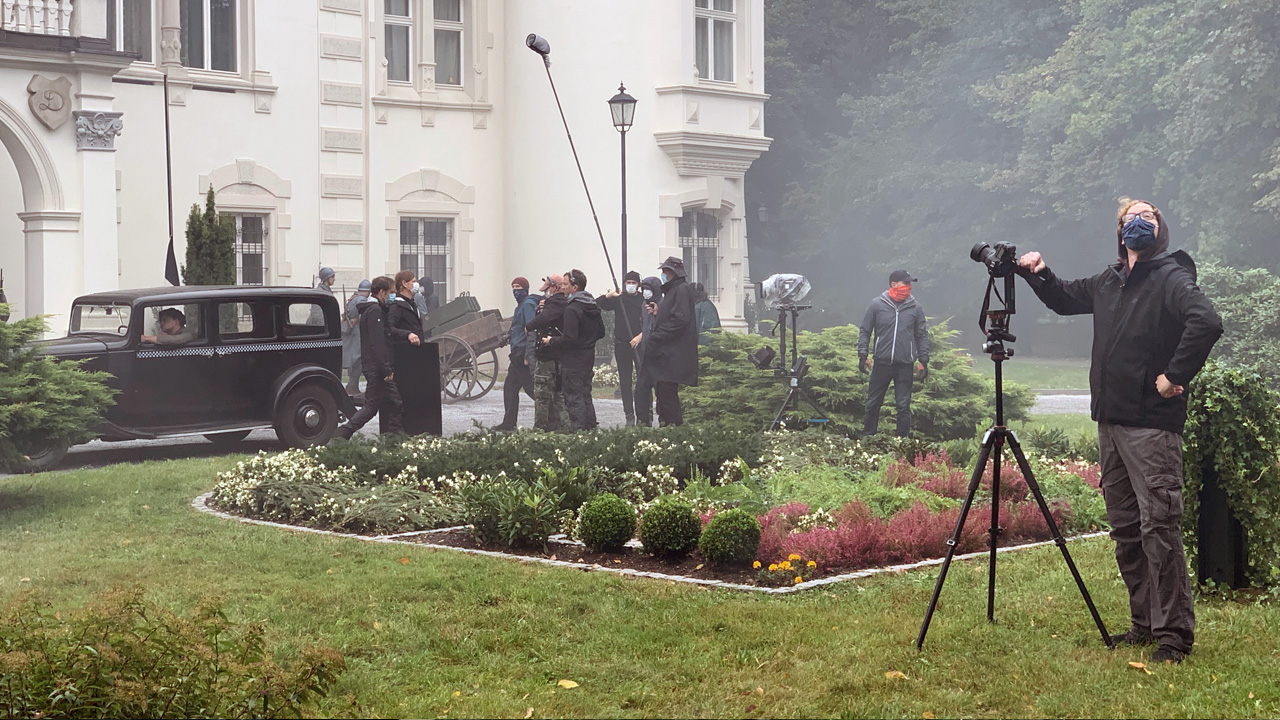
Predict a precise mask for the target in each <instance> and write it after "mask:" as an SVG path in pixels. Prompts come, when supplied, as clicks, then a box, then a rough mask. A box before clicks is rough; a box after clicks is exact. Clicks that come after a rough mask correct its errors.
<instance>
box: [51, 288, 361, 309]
mask: <svg viewBox="0 0 1280 720" xmlns="http://www.w3.org/2000/svg"><path fill="white" fill-rule="evenodd" d="M226 296H234V297H238V298H242V297H299V296H303V297H306V296H310V297H330V298H332V297H334V295H333V294H331V293H327V292H324V291H323V290H317V289H315V288H310V287H286V286H273V285H180V286H176V287H174V286H162V287H154V288H136V289H130V290H108V291H105V292H99V293H91V294H89V295H81V296H80V297H77V298H76V299H75V303H77V304H93V303H123V304H129V305H134V304H137V303H139V302H143V301H146V300H151V299H153V298H154V299H163V300H165V301H172V302H183V301H197V300H212V299H218V298H222V297H226ZM335 299H336V298H335Z"/></svg>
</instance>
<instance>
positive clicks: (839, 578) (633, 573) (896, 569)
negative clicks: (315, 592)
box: [191, 491, 1107, 595]
mask: <svg viewBox="0 0 1280 720" xmlns="http://www.w3.org/2000/svg"><path fill="white" fill-rule="evenodd" d="M211 495H213V492H212V491H210V492H207V493H204V494H203V495H200V496H198V497H196V499H194V500H192V501H191V507H193V508H195V509H196V510H198V511H199V512H202V513H206V514H208V515H213V516H215V517H220V518H223V519H225V520H236V521H239V522H242V523H246V524H250V525H265V526H267V527H274V528H280V529H282V530H294V531H298V532H308V533H316V534H318V535H329V536H332V537H340V538H350V539H352V540H363V541H365V542H377V543H387V544H395V545H412V546H413V547H425V548H432V549H435V550H452V551H453V552H461V553H468V554H470V555H481V556H485V557H496V558H505V559H508V560H518V561H520V562H522V563H529V562H533V563H541V564H543V565H551V566H553V567H562V568H571V569H574V570H580V571H587V572H591V571H599V572H609V573H614V574H617V575H627V576H630V577H641V578H650V579H653V580H669V581H672V582H682V583H688V584H691V585H701V586H704V587H713V588H724V589H726V590H745V591H749V592H758V593H766V594H769V595H788V594H791V593H797V592H801V591H803V590H810V589H812V588H817V587H823V586H825V585H832V584H835V583H839V582H846V581H848V580H858V579H861V578H867V577H873V576H876V575H883V574H886V573H901V572H906V571H908V570H916V569H919V568H923V567H929V566H931V565H941V564H942V561H943V559H944V558H932V559H929V560H921V561H919V562H914V563H907V564H905V565H890V566H888V567H879V568H867V569H865V570H855V571H853V572H847V573H842V574H840V575H831V576H829V577H823V578H818V579H816V580H810V581H808V582H803V583H800V584H799V585H788V586H785V587H760V586H757V585H743V584H741V583H731V582H724V581H722V580H703V579H701V578H692V577H688V576H685V575H667V574H665V573H657V572H646V571H643V570H632V569H631V568H612V567H605V566H604V565H587V564H585V563H571V562H567V561H565V560H552V559H551V558H540V557H530V556H528V555H515V554H512V553H504V552H499V551H496V550H477V549H473V548H460V547H454V546H452V545H439V544H436V543H422V542H411V541H408V540H404V539H402V538H406V537H412V536H418V535H430V534H432V533H441V532H448V531H450V530H459V529H461V528H463V527H466V526H465V525H460V526H457V527H448V528H436V529H434V530H416V531H414V532H407V533H396V534H394V535H373V536H370V535H357V534H355V533H341V532H335V531H333V530H319V529H317V528H309V527H302V526H300V525H289V524H287V523H278V522H271V521H270V520H255V519H253V518H247V517H241V516H239V515H232V514H231V513H226V512H222V511H221V510H215V509H214V508H211V507H209V505H208V502H207V501H208V499H209V497H210V496H211ZM1106 534H1107V533H1106V532H1105V531H1102V532H1096V533H1087V534H1085V535H1076V536H1073V537H1070V538H1067V540H1068V541H1070V540H1085V539H1088V538H1096V537H1103V536H1105V535H1106ZM1053 544H1054V542H1053V541H1052V540H1044V541H1042V542H1037V543H1029V544H1027V545H1010V546H1006V547H1001V548H996V552H997V553H1006V552H1013V551H1017V550H1027V549H1030V548H1036V547H1044V546H1047V545H1053ZM990 554H991V551H990V550H981V551H979V552H972V553H966V554H964V555H956V556H955V557H953V558H952V560H972V559H975V558H981V557H986V556H989V555H990Z"/></svg>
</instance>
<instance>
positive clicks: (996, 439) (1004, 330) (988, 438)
mask: <svg viewBox="0 0 1280 720" xmlns="http://www.w3.org/2000/svg"><path fill="white" fill-rule="evenodd" d="M994 290H995V276H994V275H993V276H992V278H991V281H990V282H989V283H988V284H987V298H986V301H984V302H983V304H982V315H981V317H980V319H979V322H978V327H980V328H981V329H982V331H983V332H985V333H986V336H987V341H986V342H985V343H983V345H982V352H984V353H987V354H989V355H990V356H991V359H992V361H994V362H995V364H996V424H995V425H994V426H993V427H991V428H990V429H989V430H987V432H986V434H985V435H984V436H983V438H982V450H981V452H979V453H978V461H977V464H976V465H975V466H974V468H973V475H972V476H971V477H970V479H969V491H968V493H966V494H965V498H964V504H963V505H962V506H961V507H960V518H959V520H957V521H956V529H955V532H953V533H952V534H951V539H949V540H947V556H946V558H945V559H943V561H942V569H941V571H940V572H939V573H938V582H937V584H936V585H934V587H933V597H932V598H931V599H930V600H929V609H928V610H927V611H926V612H925V615H924V623H923V624H921V626H920V635H919V636H917V637H916V649H917V650H920V649H923V648H924V636H925V633H927V632H929V621H931V620H932V619H933V611H934V610H935V609H936V608H937V606H938V596H939V595H941V594H942V584H943V583H944V582H946V580H947V570H948V569H949V568H950V567H951V559H952V557H954V556H955V553H956V544H957V543H958V542H959V541H960V531H961V530H963V529H964V522H965V519H966V518H967V517H968V516H969V508H970V507H972V506H973V499H974V496H975V495H977V493H978V485H979V484H980V482H981V481H982V473H983V470H985V469H986V466H987V461H988V460H990V461H991V529H990V530H988V531H987V532H988V533H989V536H990V537H989V540H988V542H989V543H990V545H991V559H990V570H989V572H988V575H987V620H988V621H989V622H995V604H996V546H997V544H998V542H999V540H998V539H999V537H1000V535H1001V534H1002V533H1003V532H1004V530H1003V528H1001V527H1000V455H1001V450H1002V449H1003V447H1004V445H1005V443H1006V442H1007V443H1008V444H1009V449H1010V450H1012V451H1013V457H1014V459H1015V460H1016V461H1017V463H1018V468H1019V469H1020V470H1021V471H1022V476H1023V477H1025V478H1026V479H1027V487H1028V488H1030V489H1031V494H1032V495H1033V496H1034V497H1035V499H1036V504H1037V505H1039V506H1040V512H1041V514H1043V515H1044V520H1045V523H1046V524H1047V525H1048V526H1049V534H1050V535H1051V537H1052V538H1053V542H1054V544H1055V545H1057V546H1058V549H1059V550H1061V551H1062V557H1063V559H1064V560H1066V561H1067V567H1068V568H1069V569H1070V570H1071V576H1072V577H1074V578H1075V581H1076V587H1078V588H1080V594H1081V595H1082V596H1084V602H1085V605H1088V606H1089V612H1090V613H1091V614H1092V615H1093V622H1094V623H1095V624H1096V625H1097V626H1098V632H1100V633H1101V634H1102V641H1103V642H1104V643H1106V644H1107V647H1108V648H1114V647H1115V643H1113V642H1112V641H1111V636H1110V635H1108V634H1107V628H1106V626H1105V625H1103V624H1102V617H1101V616H1099V615H1098V608H1097V607H1095V606H1094V604H1093V598H1091V597H1089V591H1088V590H1086V589H1085V586H1084V580H1083V579H1081V577H1080V571H1079V570H1077V569H1076V564H1075V562H1074V561H1072V559H1071V553H1069V552H1067V541H1066V540H1064V539H1063V537H1062V533H1061V531H1059V530H1058V524H1057V523H1056V522H1054V520H1053V513H1051V512H1050V511H1049V505H1048V503H1046V502H1045V500H1044V495H1043V494H1042V493H1041V492H1040V484H1039V483H1037V482H1036V479H1035V475H1034V474H1033V473H1032V472H1031V465H1030V464H1029V463H1028V462H1027V457H1026V455H1024V454H1023V453H1022V446H1021V445H1020V444H1019V443H1018V438H1017V436H1016V435H1014V434H1013V431H1012V430H1010V429H1009V428H1007V427H1005V426H1004V377H1003V375H1002V374H1001V368H1002V365H1003V364H1004V361H1005V360H1006V359H1008V358H1011V357H1013V348H1007V349H1006V348H1005V343H1006V342H1009V343H1012V342H1014V341H1016V340H1017V338H1015V337H1014V336H1013V335H1010V334H1009V317H1010V316H1011V315H1013V313H1014V310H1013V308H1014V302H1013V276H1012V275H1007V276H1005V297H1004V298H1003V300H1004V302H1005V306H1004V308H1003V309H1001V310H990V309H989V308H990V305H991V295H992V293H993V291H994ZM996 296H997V297H999V294H998V293H996ZM988 319H990V321H991V328H990V329H987V320H988Z"/></svg>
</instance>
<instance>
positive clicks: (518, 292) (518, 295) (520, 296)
mask: <svg viewBox="0 0 1280 720" xmlns="http://www.w3.org/2000/svg"><path fill="white" fill-rule="evenodd" d="M511 294H512V295H513V296H515V299H516V304H517V305H519V304H520V303H522V302H524V299H525V298H527V297H529V291H528V290H525V289H524V288H518V289H515V290H512V291H511Z"/></svg>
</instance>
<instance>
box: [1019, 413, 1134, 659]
mask: <svg viewBox="0 0 1280 720" xmlns="http://www.w3.org/2000/svg"><path fill="white" fill-rule="evenodd" d="M1008 435H1009V447H1010V448H1012V449H1013V456H1014V458H1016V459H1017V461H1018V468H1019V469H1021V470H1022V475H1023V477H1025V478H1026V479H1027V487H1029V488H1031V494H1032V496H1034V497H1035V499H1036V504H1037V505H1039V506H1040V513H1041V514H1042V515H1044V521H1045V523H1046V524H1047V525H1048V526H1049V536H1050V537H1051V538H1053V542H1054V544H1055V545H1057V546H1058V549H1059V550H1061V551H1062V558H1063V559H1064V560H1066V561H1067V568H1068V569H1070V570H1071V577H1073V578H1075V581H1076V587H1078V588H1080V595H1082V596H1083V597H1084V604H1085V605H1087V606H1089V614H1091V615H1093V623H1094V624H1095V625H1097V626H1098V632H1099V633H1101V634H1102V642H1104V643H1106V645H1107V647H1108V648H1111V649H1112V650H1114V649H1115V643H1113V642H1111V636H1110V635H1109V634H1107V626H1106V625H1104V624H1103V623H1102V616H1101V615H1099V614H1098V608H1097V607H1096V606H1095V605H1094V604H1093V598H1092V597H1090V596H1089V591H1088V590H1087V589H1085V586H1084V579H1083V578H1081V577H1080V571H1079V570H1077V569H1076V564H1075V562H1074V561H1073V560H1072V559H1071V553H1069V552H1067V541H1066V540H1064V539H1063V537H1062V532H1061V531H1059V530H1058V523H1056V522H1054V520H1053V513H1052V512H1050V511H1049V504H1048V503H1046V502H1045V500H1044V494H1043V493H1041V492H1040V483H1038V482H1036V478H1035V475H1034V474H1033V473H1032V472H1031V465H1030V463H1028V462H1027V456H1026V455H1023V454H1022V446H1021V445H1019V444H1018V438H1017V437H1016V436H1015V435H1014V434H1013V432H1012V431H1010V432H1009V433H1008Z"/></svg>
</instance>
